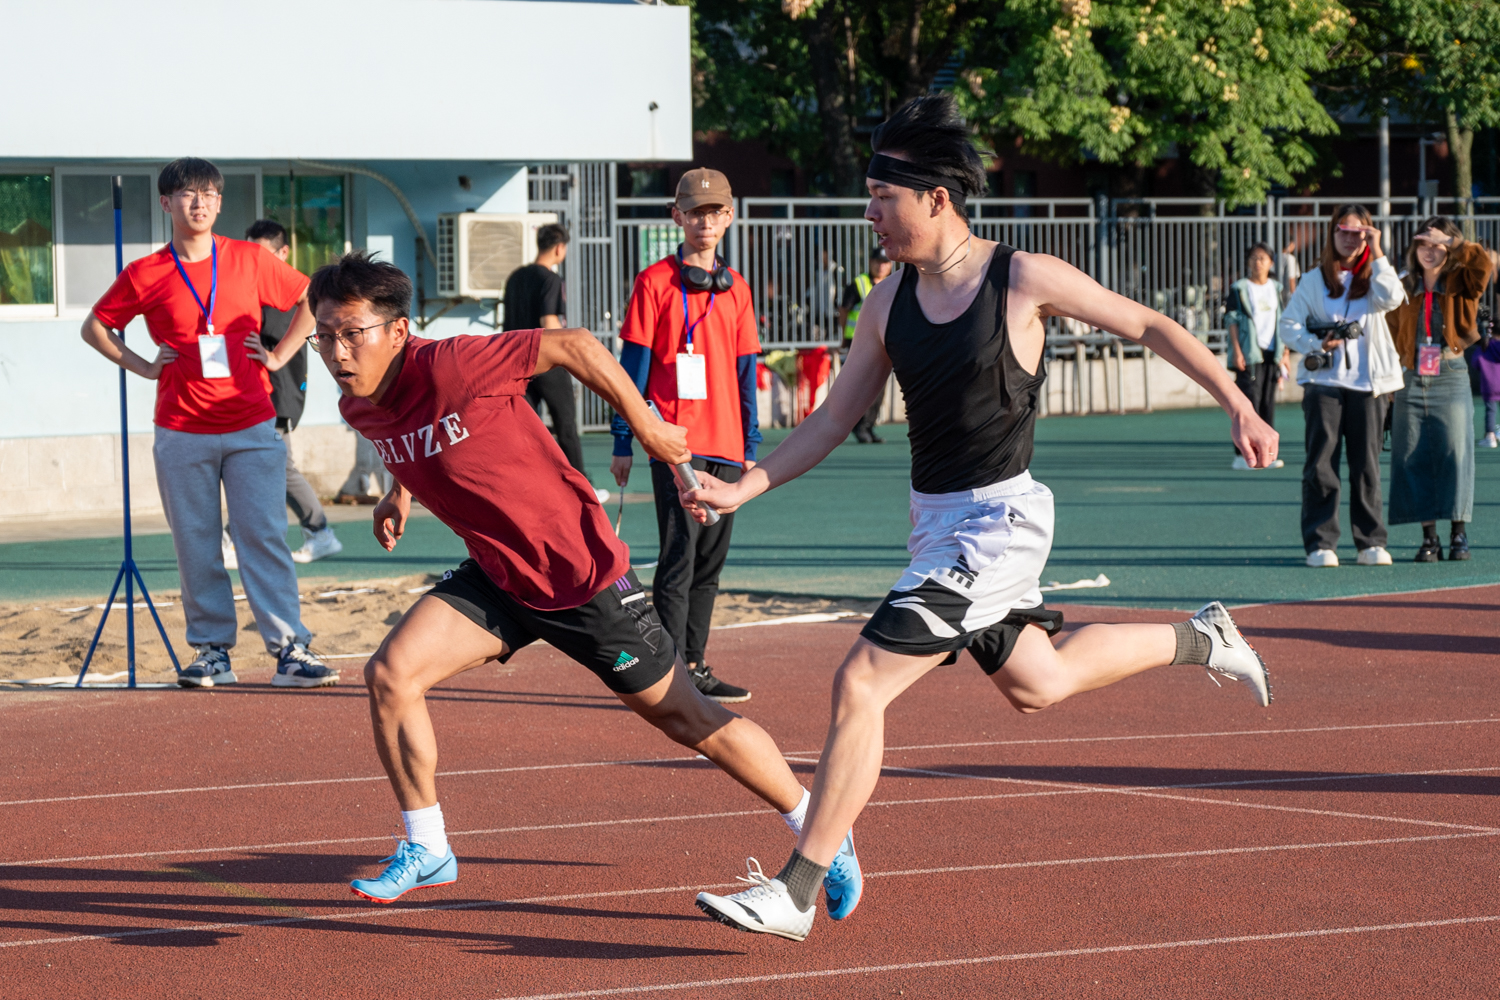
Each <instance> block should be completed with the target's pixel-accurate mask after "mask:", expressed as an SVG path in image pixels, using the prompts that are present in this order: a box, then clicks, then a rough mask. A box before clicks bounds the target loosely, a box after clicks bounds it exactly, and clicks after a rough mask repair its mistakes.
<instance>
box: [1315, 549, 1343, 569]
mask: <svg viewBox="0 0 1500 1000" xmlns="http://www.w3.org/2000/svg"><path fill="white" fill-rule="evenodd" d="M1307 564H1308V565H1309V566H1311V567H1313V568H1314V569H1321V568H1323V567H1325V566H1337V565H1338V564H1339V554H1338V553H1337V552H1335V551H1333V550H1332V549H1313V550H1312V551H1311V552H1309V553H1308V554H1307Z"/></svg>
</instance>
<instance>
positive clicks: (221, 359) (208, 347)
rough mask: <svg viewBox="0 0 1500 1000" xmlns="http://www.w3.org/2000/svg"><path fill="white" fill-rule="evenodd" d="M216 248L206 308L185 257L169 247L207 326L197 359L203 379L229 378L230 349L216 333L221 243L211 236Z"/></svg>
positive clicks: (212, 243) (173, 245)
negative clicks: (184, 265) (190, 276)
mask: <svg viewBox="0 0 1500 1000" xmlns="http://www.w3.org/2000/svg"><path fill="white" fill-rule="evenodd" d="M209 239H210V240H211V241H212V242H211V243H210V246H211V247H212V248H213V249H212V253H213V271H212V275H213V276H212V278H211V279H210V280H209V285H208V306H207V307H206V308H205V307H204V305H203V299H202V298H200V297H199V295H198V289H196V288H194V287H193V283H192V282H191V281H189V280H188V275H187V268H185V267H183V266H182V258H181V257H179V256H177V247H176V245H175V244H173V243H168V244H167V248H168V249H170V250H171V251H172V260H173V261H174V262H175V263H176V264H177V273H178V274H180V275H182V283H183V284H184V285H187V287H188V291H190V292H192V293H193V301H194V302H196V303H198V311H199V312H201V313H202V314H203V322H204V324H205V325H206V326H207V328H208V332H207V333H206V334H199V336H198V361H199V363H200V364H201V365H202V366H203V377H204V378H229V377H230V372H229V349H228V347H227V346H226V345H225V343H224V335H223V334H216V333H214V304H215V303H216V302H218V300H219V242H218V241H217V240H214V239H213V237H209Z"/></svg>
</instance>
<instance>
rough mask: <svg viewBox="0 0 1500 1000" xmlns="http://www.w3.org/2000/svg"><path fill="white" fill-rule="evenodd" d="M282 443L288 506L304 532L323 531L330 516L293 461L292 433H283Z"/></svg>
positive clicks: (287, 431)
mask: <svg viewBox="0 0 1500 1000" xmlns="http://www.w3.org/2000/svg"><path fill="white" fill-rule="evenodd" d="M281 441H282V443H283V444H285V445H286V505H287V506H288V507H290V508H291V509H292V513H293V514H294V515H296V518H297V523H298V524H300V525H302V530H303V531H322V530H323V529H324V528H326V527H328V515H326V514H324V513H323V504H322V503H321V502H319V500H318V493H317V491H316V490H314V489H313V488H312V486H311V485H310V484H309V483H308V481H307V480H306V479H304V478H303V476H302V473H301V471H300V470H298V468H297V465H296V463H295V462H293V461H292V432H291V431H289V430H286V431H282V432H281Z"/></svg>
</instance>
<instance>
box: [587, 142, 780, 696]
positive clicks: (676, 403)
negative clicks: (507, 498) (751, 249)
mask: <svg viewBox="0 0 1500 1000" xmlns="http://www.w3.org/2000/svg"><path fill="white" fill-rule="evenodd" d="M672 221H674V222H676V223H677V225H678V226H680V227H682V245H681V246H679V247H678V248H677V252H676V253H674V254H672V255H671V256H669V257H664V258H662V259H661V260H659V261H657V262H656V263H654V264H652V265H651V266H650V267H648V268H646V269H645V270H644V271H642V272H641V273H640V274H638V275H636V278H635V288H634V289H633V290H632V291H631V293H630V302H629V303H628V304H627V305H626V307H625V317H624V319H623V320H622V321H621V323H620V364H621V365H622V366H623V367H624V368H625V370H626V371H627V372H629V373H630V376H631V378H632V379H633V380H634V381H635V384H636V387H637V388H638V389H639V390H640V392H641V394H642V395H644V396H645V397H646V398H647V399H649V400H651V401H652V402H653V403H655V404H656V406H657V408H658V409H660V410H661V414H662V418H663V419H665V420H668V421H670V422H672V423H674V424H679V425H681V426H683V427H686V428H687V429H688V447H689V448H690V449H691V450H692V452H693V468H695V469H698V470H700V471H705V472H707V473H708V474H709V475H711V476H713V477H715V478H717V479H720V480H722V481H724V482H726V483H733V482H736V481H738V480H739V477H740V473H741V472H743V471H746V470H749V469H753V468H754V467H755V449H756V446H757V445H759V443H760V421H759V419H758V418H757V416H756V412H755V361H756V356H757V355H758V354H760V338H759V337H758V336H757V335H756V330H755V307H754V305H753V304H752V302H751V300H750V286H749V285H748V284H746V283H745V279H744V278H743V277H741V276H740V275H739V274H737V273H736V272H735V271H734V269H733V268H731V267H730V266H729V265H728V264H727V263H725V262H724V261H723V259H721V258H719V257H718V256H717V247H718V245H719V241H720V240H722V239H723V238H724V234H725V232H726V231H728V229H729V224H730V223H731V222H733V221H734V194H733V192H731V191H730V189H729V180H728V178H726V177H725V176H724V175H723V174H721V173H719V171H717V170H706V169H699V170H689V171H688V172H687V173H685V174H683V175H682V179H681V181H679V182H678V184H677V199H676V201H674V202H673V204H672ZM613 431H614V436H615V448H614V453H615V458H614V460H613V461H612V462H611V463H610V471H611V472H612V473H614V476H615V482H617V483H619V484H620V488H621V489H624V488H625V483H626V482H627V481H628V480H629V478H630V466H631V461H632V457H631V447H630V438H631V433H630V428H629V427H627V426H626V425H625V423H624V421H622V420H620V419H619V418H618V417H616V418H615V422H614V426H613ZM651 486H652V489H653V491H654V492H655V494H656V526H657V536H658V540H659V542H660V545H661V551H660V553H659V554H658V556H657V560H656V577H655V579H654V580H653V581H652V585H651V599H652V600H653V601H654V602H655V603H656V611H657V613H658V614H660V615H661V620H662V624H663V625H664V626H665V627H666V629H667V632H668V633H670V634H671V636H672V639H673V641H675V642H676V643H677V644H678V645H679V646H680V647H681V648H682V655H683V657H684V658H685V659H686V660H687V664H688V670H689V672H690V673H691V675H692V678H693V683H695V684H697V685H698V690H700V691H702V692H703V693H704V694H706V695H708V696H709V697H710V698H712V699H713V700H714V701H717V702H723V703H734V702H741V701H749V700H750V692H749V691H747V690H745V689H744V688H741V687H735V686H734V685H733V684H727V683H725V682H724V681H722V680H720V679H719V678H718V677H715V676H714V673H713V670H712V668H710V667H709V665H708V662H707V660H706V659H705V658H704V657H705V653H706V647H707V646H708V632H709V626H710V621H711V619H712V618H713V613H714V600H715V598H717V597H718V594H719V573H720V572H721V571H722V570H723V569H724V560H725V559H726V558H727V557H728V555H729V538H730V534H731V532H732V531H733V530H734V515H732V514H726V515H724V516H723V517H721V518H720V519H719V521H718V523H717V524H713V525H700V524H699V523H698V522H697V521H695V520H693V519H692V518H691V517H688V516H687V514H686V512H685V511H684V510H683V509H682V504H681V503H679V502H678V499H677V483H676V479H675V477H674V475H673V472H672V467H671V466H669V465H664V464H662V463H661V462H656V461H653V462H652V463H651Z"/></svg>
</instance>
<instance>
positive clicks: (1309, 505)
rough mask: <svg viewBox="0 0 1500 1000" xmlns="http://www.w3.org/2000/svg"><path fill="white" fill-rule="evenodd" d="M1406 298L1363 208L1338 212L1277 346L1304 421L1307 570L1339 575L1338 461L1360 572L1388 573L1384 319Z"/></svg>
mask: <svg viewBox="0 0 1500 1000" xmlns="http://www.w3.org/2000/svg"><path fill="white" fill-rule="evenodd" d="M1405 301H1406V289H1405V287H1404V286H1403V285H1402V284H1401V279H1400V278H1399V277H1398V276H1397V274H1396V269H1395V268H1394V267H1393V266H1392V265H1391V262H1390V261H1389V260H1388V259H1386V256H1385V251H1384V250H1382V249H1381V247H1380V230H1379V229H1376V228H1375V226H1374V219H1373V218H1372V217H1371V216H1370V212H1369V210H1368V209H1366V208H1365V207H1364V206H1363V205H1340V206H1339V207H1338V208H1336V209H1334V211H1333V215H1332V216H1331V217H1330V218H1329V220H1328V239H1327V242H1326V243H1325V244H1324V246H1323V258H1322V261H1321V263H1320V265H1319V268H1318V273H1317V275H1316V277H1315V276H1314V275H1312V274H1309V275H1307V276H1306V277H1305V278H1304V279H1303V280H1302V281H1301V282H1300V283H1298V285H1297V290H1296V291H1295V292H1294V293H1293V294H1292V297H1291V299H1290V301H1288V302H1287V305H1286V309H1285V310H1283V312H1282V314H1281V338H1282V340H1283V341H1285V342H1286V343H1287V344H1288V345H1289V346H1290V347H1291V348H1292V349H1293V350H1294V351H1299V352H1301V353H1302V354H1303V355H1304V358H1303V360H1302V362H1301V363H1300V364H1299V365H1298V366H1297V382H1298V383H1299V384H1300V385H1301V386H1302V390H1303V396H1302V413H1303V415H1304V416H1305V417H1306V432H1305V434H1306V445H1307V459H1306V462H1305V464H1304V465H1303V467H1302V545H1303V548H1304V549H1306V551H1307V565H1309V566H1337V565H1338V564H1339V557H1338V553H1337V552H1336V547H1337V545H1338V541H1339V480H1340V476H1339V454H1340V452H1341V451H1346V452H1347V454H1348V458H1349V490H1350V496H1349V519H1350V521H1351V522H1353V525H1352V526H1353V529H1354V543H1355V547H1356V548H1357V549H1358V550H1359V558H1358V562H1359V565H1361V566H1389V565H1390V564H1391V554H1390V553H1389V552H1387V551H1386V548H1385V543H1386V527H1385V517H1384V513H1383V508H1382V504H1381V497H1380V451H1381V444H1382V440H1383V438H1384V427H1385V412H1386V408H1387V407H1388V406H1389V405H1390V400H1391V394H1392V393H1393V392H1395V391H1396V390H1398V389H1400V388H1401V386H1402V384H1403V380H1402V377H1401V360H1400V357H1399V356H1398V355H1397V353H1396V345H1395V343H1394V342H1393V341H1392V339H1391V330H1390V327H1389V326H1387V325H1386V321H1385V314H1386V312H1387V311H1388V310H1391V309H1394V308H1396V307H1397V306H1399V305H1400V304H1401V303H1402V302H1405Z"/></svg>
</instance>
